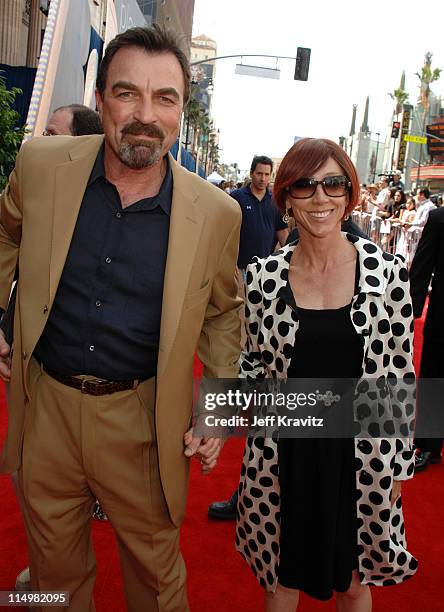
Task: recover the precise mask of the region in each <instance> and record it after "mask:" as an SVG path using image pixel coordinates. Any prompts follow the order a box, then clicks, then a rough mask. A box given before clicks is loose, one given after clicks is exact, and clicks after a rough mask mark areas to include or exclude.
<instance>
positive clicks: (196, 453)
mask: <svg viewBox="0 0 444 612" xmlns="http://www.w3.org/2000/svg"><path fill="white" fill-rule="evenodd" d="M183 441H184V445H185V451H184V453H185V455H186V456H187V457H195V458H196V459H199V460H200V463H201V465H202V473H203V474H209V473H210V472H211V470H212V469H213V468H214V467H215V466H216V463H217V458H218V457H219V454H220V451H221V450H222V446H223V444H224V440H223V439H222V438H200V437H193V430H192V429H189V430H188V431H187V432H185V434H184V437H183Z"/></svg>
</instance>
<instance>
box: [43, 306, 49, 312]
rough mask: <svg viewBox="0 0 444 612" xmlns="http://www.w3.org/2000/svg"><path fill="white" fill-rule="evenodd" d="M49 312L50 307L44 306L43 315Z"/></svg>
mask: <svg viewBox="0 0 444 612" xmlns="http://www.w3.org/2000/svg"><path fill="white" fill-rule="evenodd" d="M47 312H48V306H47V305H46V304H45V305H44V306H43V314H46V313H47Z"/></svg>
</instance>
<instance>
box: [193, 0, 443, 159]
mask: <svg viewBox="0 0 444 612" xmlns="http://www.w3.org/2000/svg"><path fill="white" fill-rule="evenodd" d="M443 11H444V9H443V4H442V0H422V1H421V2H418V1H415V2H412V0H397V1H396V2H395V1H394V0H384V1H382V0H371V1H369V2H363V1H362V0H355V1H354V2H352V1H350V0H336V1H334V2H330V1H329V0H323V1H320V0H303V1H301V0H223V1H222V0H195V7H194V25H193V35H194V36H196V35H198V34H206V35H207V36H209V37H210V38H212V39H214V40H215V41H216V43H217V54H218V55H229V54H234V53H264V54H271V55H273V54H277V55H286V56H291V57H295V56H296V49H297V47H298V46H300V47H309V48H311V62H310V72H309V80H308V81H307V82H302V81H294V80H293V75H294V61H292V60H279V63H278V67H279V68H280V69H281V78H280V80H272V79H264V78H258V77H251V76H241V75H237V74H235V73H234V70H235V65H236V63H237V62H240V60H239V59H234V60H233V59H225V60H219V61H217V62H216V79H215V90H214V98H213V116H214V118H215V122H216V127H217V128H219V129H220V135H221V136H220V146H221V148H222V151H221V159H222V161H224V162H225V163H228V164H231V163H234V162H237V163H238V164H239V167H240V168H241V169H244V170H246V169H247V168H249V166H250V162H251V159H252V157H253V155H255V154H259V155H269V156H271V157H283V155H284V154H285V153H286V152H287V151H288V149H289V148H290V147H291V145H292V144H293V141H294V137H295V136H313V137H318V138H321V137H324V138H331V139H333V140H335V141H338V138H339V136H341V135H344V136H348V134H349V131H350V124H351V116H352V107H353V104H357V105H358V109H357V120H356V126H357V128H359V126H360V125H361V123H362V116H363V113H364V107H365V100H366V97H367V96H370V112H369V128H370V130H371V131H372V132H373V133H376V132H380V134H381V139H383V138H384V137H385V135H386V133H387V131H388V128H389V125H390V126H391V121H392V112H393V107H394V104H393V102H392V100H391V98H390V97H389V95H388V94H389V92H393V91H394V90H395V89H396V88H397V87H399V82H400V79H401V73H402V71H403V70H405V72H406V90H407V91H408V92H409V94H410V98H409V102H410V103H413V104H414V103H416V100H417V97H418V93H419V88H418V85H419V79H418V77H416V76H415V73H416V72H419V71H420V69H421V66H422V64H423V60H424V54H425V53H426V52H427V51H430V52H432V53H433V60H432V67H436V68H443V69H444V36H443V33H442V29H441V26H440V25H439V24H440V23H441V21H442V15H443ZM243 61H244V63H245V64H255V65H264V66H269V67H275V66H276V62H275V60H271V63H270V61H269V60H267V59H261V58H245V59H244V60H243ZM432 89H433V91H434V92H435V93H436V94H437V95H442V96H443V97H444V70H443V74H442V77H441V79H440V80H439V81H437V82H436V83H434V84H433V85H432ZM374 137H375V139H376V136H374Z"/></svg>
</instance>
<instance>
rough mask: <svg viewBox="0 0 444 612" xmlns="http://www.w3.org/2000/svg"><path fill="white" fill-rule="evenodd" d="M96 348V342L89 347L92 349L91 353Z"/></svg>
mask: <svg viewBox="0 0 444 612" xmlns="http://www.w3.org/2000/svg"><path fill="white" fill-rule="evenodd" d="M94 349H95V346H94V344H91V346H90V347H89V350H90V351H91V353H92V352H93V350H94Z"/></svg>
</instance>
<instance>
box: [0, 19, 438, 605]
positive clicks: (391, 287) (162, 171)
mask: <svg viewBox="0 0 444 612" xmlns="http://www.w3.org/2000/svg"><path fill="white" fill-rule="evenodd" d="M189 87H190V69H189V64H188V60H187V58H186V56H185V54H184V53H183V51H182V50H181V48H180V45H179V44H178V41H177V39H176V37H175V36H174V35H173V34H172V33H171V32H168V31H166V30H164V29H162V28H160V27H159V26H153V27H151V28H132V29H130V30H128V31H127V32H125V33H122V34H119V35H118V36H117V37H116V38H115V39H114V40H113V41H111V42H110V43H109V44H108V46H107V48H106V51H105V54H104V58H103V59H102V61H101V64H100V67H99V74H98V79H97V93H96V100H97V107H98V113H99V117H100V120H101V126H100V129H99V128H98V127H97V126H96V130H95V132H97V133H95V134H93V135H88V136H82V137H80V136H79V135H78V134H79V133H78V131H77V132H75V130H74V118H75V116H76V115H75V113H76V112H77V111H79V110H81V109H78V108H74V107H72V106H68V107H63V108H60V109H58V110H57V113H58V115H57V116H56V117H52V119H51V120H50V121H49V122H48V126H47V130H46V132H47V133H48V134H51V135H58V137H57V138H34V139H32V140H31V141H29V142H28V143H26V144H25V145H24V146H23V147H22V149H21V151H20V152H19V155H18V157H17V162H16V167H15V169H14V171H13V172H12V174H11V177H10V181H9V184H8V186H7V188H6V189H5V190H4V192H3V193H2V194H1V199H0V307H1V308H2V309H3V310H4V311H6V317H4V319H3V330H2V332H1V333H0V376H1V377H2V378H3V380H4V381H5V382H6V383H7V384H8V407H9V423H8V434H7V440H6V444H5V448H4V451H3V455H2V462H1V467H2V470H3V471H6V472H10V473H13V474H14V479H15V482H16V486H17V497H18V499H19V503H20V508H21V510H22V513H23V517H24V521H25V525H26V533H27V538H28V543H29V559H30V567H29V573H30V588H31V589H32V590H33V591H68V592H69V593H70V605H69V609H70V610H72V611H73V612H84V611H85V610H93V609H94V604H93V586H94V576H95V559H94V554H93V549H92V544H91V534H90V522H91V516H92V511H93V509H94V506H95V504H97V500H99V502H100V506H101V510H100V512H104V513H106V516H107V517H108V519H109V521H110V522H111V524H112V526H113V528H114V530H115V532H116V535H117V540H118V545H119V551H120V559H121V565H122V576H123V582H124V590H125V598H126V602H127V606H128V609H129V610H134V611H138V610H150V612H151V611H153V612H156V611H158V612H160V611H162V612H173V611H175V612H179V611H180V612H186V611H187V610H188V609H189V606H188V600H187V593H186V571H185V566H184V562H183V559H182V556H181V552H180V546H179V530H180V525H181V523H182V520H183V517H184V514H185V509H186V495H187V485H188V474H189V462H190V460H191V459H192V458H196V459H198V460H199V462H200V464H201V469H202V473H203V474H208V473H210V472H211V471H212V470H213V469H214V467H215V466H216V464H217V460H218V457H219V454H220V452H221V450H222V447H223V439H224V436H225V435H227V433H228V432H227V430H225V429H223V430H221V429H220V428H217V429H215V430H214V432H213V433H212V435H201V434H200V433H199V428H198V427H197V426H198V425H199V423H200V421H201V420H202V418H203V417H204V416H205V415H202V413H197V414H195V415H194V418H195V420H194V422H193V421H192V416H193V415H192V404H193V391H194V388H193V365H194V358H195V353H196V352H197V354H198V356H199V358H200V360H201V362H202V364H203V375H204V378H207V379H223V380H225V381H226V380H227V379H228V380H231V379H232V380H233V384H234V385H236V384H237V383H238V382H239V379H240V380H241V381H247V382H248V383H249V384H251V385H255V384H259V383H263V382H264V381H270V380H271V381H274V382H276V383H280V382H285V381H291V380H294V379H312V378H317V379H331V378H333V379H346V378H351V379H358V381H359V386H358V387H357V388H358V389H359V393H360V395H359V406H360V407H361V408H360V412H359V414H358V421H365V419H366V418H367V417H368V414H367V408H368V407H369V406H371V405H372V402H373V401H374V398H373V396H372V394H371V393H370V392H369V389H372V392H373V390H374V385H373V383H374V382H375V381H376V394H378V392H380V393H381V398H382V397H383V393H384V394H387V393H388V394H389V396H390V402H389V403H390V410H392V413H391V417H390V418H391V420H390V419H389V421H385V422H384V427H385V428H386V429H383V430H382V431H383V435H382V436H381V430H379V429H378V432H379V435H373V436H364V435H362V436H354V435H348V436H345V435H344V436H342V437H336V438H335V437H333V438H324V437H314V438H313V437H307V438H304V437H294V436H280V435H279V431H278V430H276V428H274V427H273V428H272V431H264V430H263V429H262V430H260V431H259V434H256V435H249V436H247V439H246V448H245V454H244V459H243V464H242V466H239V472H240V476H239V481H238V482H233V489H235V492H234V493H233V495H232V497H231V498H230V499H229V500H228V501H224V502H215V503H213V504H211V506H210V508H209V514H210V517H211V518H213V519H234V518H236V520H237V528H236V543H235V546H236V548H237V550H238V551H239V552H240V553H241V555H242V556H243V557H244V558H245V561H246V562H247V564H248V565H249V566H250V567H251V569H252V571H253V573H254V575H255V576H256V577H257V579H258V582H259V584H260V585H261V586H262V587H263V589H264V591H265V603H264V607H265V610H266V611H267V612H294V611H295V610H296V609H297V606H298V600H299V592H300V591H304V592H305V593H307V594H308V595H310V596H311V597H313V598H316V599H318V600H328V599H330V598H331V597H333V596H336V599H337V608H338V610H341V611H345V612H370V610H371V606H372V603H371V591H370V587H371V586H375V587H376V586H380V587H385V586H388V585H394V584H397V583H401V582H403V581H404V580H406V579H408V578H410V577H411V576H413V575H414V574H415V572H416V570H417V567H418V561H417V560H416V559H415V557H414V555H413V554H412V552H411V551H410V550H409V549H408V548H407V544H406V536H405V527H404V521H403V510H402V496H401V490H402V487H403V486H404V485H403V483H404V482H405V481H407V480H409V479H411V478H412V477H413V475H414V471H415V465H416V468H417V469H425V468H426V467H427V466H428V465H429V464H430V463H436V462H438V461H440V459H441V449H442V439H438V438H436V437H435V438H433V440H430V439H429V438H428V437H427V435H426V433H427V429H424V436H423V438H421V439H419V438H418V439H416V440H415V441H414V439H413V430H412V420H413V418H414V407H413V406H412V404H410V403H409V401H408V400H407V399H406V397H407V396H406V395H405V394H404V393H399V394H398V393H394V392H393V391H392V392H391V394H390V392H389V384H388V382H389V381H390V386H392V387H393V384H394V381H402V382H403V383H405V384H408V385H413V384H414V381H415V372H414V368H413V317H414V316H421V314H422V308H423V305H424V302H425V300H426V297H427V293H428V287H429V283H430V280H431V276H432V274H433V273H434V281H433V289H432V294H431V298H430V304H431V306H430V309H429V313H428V319H427V320H428V323H427V324H426V331H425V337H426V335H427V343H426V345H427V346H426V350H425V351H424V353H423V361H422V364H421V375H423V376H435V377H438V378H439V377H440V376H443V374H444V371H443V370H442V363H443V362H444V360H443V359H442V357H443V355H444V350H443V346H444V342H443V340H442V330H441V331H440V334H437V335H435V334H434V327H435V325H437V323H436V320H438V324H440V323H439V321H440V319H441V317H440V314H439V313H441V312H442V308H443V305H444V297H443V294H444V291H443V287H444V283H443V281H442V278H441V276H442V274H443V273H444V240H443V238H442V235H443V234H442V227H443V222H444V219H443V216H442V213H443V212H444V211H443V210H442V209H441V210H434V209H435V208H436V207H435V205H434V204H433V203H432V202H431V201H430V199H429V198H430V194H429V192H428V190H427V189H426V188H421V189H419V191H418V194H417V196H415V198H407V197H406V195H405V193H404V190H403V185H402V182H401V181H400V178H399V176H397V177H396V178H395V179H394V182H395V184H394V185H392V186H390V185H389V183H388V180H387V177H382V178H381V181H380V184H379V185H378V186H376V185H369V186H367V187H366V186H360V185H359V181H358V177H357V173H356V169H355V168H354V166H353V164H352V162H351V160H350V158H349V157H348V156H347V154H346V153H345V151H344V150H343V149H342V148H341V147H340V146H339V145H337V144H336V143H334V142H332V141H330V140H327V139H316V138H303V139H301V140H299V141H298V142H296V143H295V144H294V145H293V146H292V147H291V149H290V150H289V151H288V152H287V154H286V155H285V157H284V159H283V161H282V163H281V165H280V167H279V169H278V172H277V174H276V178H275V182H274V185H273V193H271V191H270V189H269V185H270V180H271V176H272V170H273V162H272V160H271V158H270V157H268V156H266V155H261V156H255V157H254V158H253V160H252V164H251V169H250V177H249V180H248V182H247V184H241V185H234V183H232V184H231V183H228V184H225V185H220V186H219V187H220V189H218V188H216V187H214V186H212V185H210V184H209V183H208V182H206V181H203V180H201V179H200V178H199V177H197V176H196V175H194V174H191V173H189V172H187V171H186V170H185V169H183V168H182V167H180V166H179V165H178V164H177V163H176V162H175V161H174V159H173V158H172V157H171V155H170V154H169V153H168V152H169V150H170V148H171V146H172V144H173V143H174V142H175V140H176V137H177V134H178V131H179V129H180V121H181V115H182V111H183V107H184V105H185V104H186V102H187V98H188V95H189ZM63 120H64V121H65V127H66V131H62V129H61V124H62V123H63ZM102 129H103V135H102V134H100V132H101V131H102ZM62 134H70V136H62ZM73 135H75V136H76V137H75V138H73V137H72V136H73ZM429 215H430V219H429V218H428V217H429ZM366 219H369V222H368V224H367V225H365V223H367V221H365V220H366ZM395 225H399V226H400V227H401V228H402V231H403V232H404V234H405V235H404V242H405V243H406V246H402V241H401V237H402V235H403V234H400V235H399V236H397V235H395V234H394V233H393V229H392V228H393V227H394V226H395ZM384 226H385V227H386V228H387V227H389V230H388V231H386V230H384V231H383V230H382V228H383V227H384ZM412 230H413V231H418V230H423V235H422V237H421V239H420V240H419V244H418V248H417V254H416V256H415V257H414V260H413V263H412V267H411V283H412V288H411V289H410V286H409V272H408V266H407V265H406V263H405V261H404V257H403V256H402V253H400V251H401V249H404V250H406V252H407V253H409V248H410V247H409V243H410V242H411V240H410V235H413V231H412ZM18 263H20V270H18ZM17 278H18V283H17V286H18V290H17V291H16V293H14V294H13V296H14V297H13V298H12V300H10V292H11V287H12V285H13V281H14V279H17ZM411 295H412V296H413V302H412V298H411ZM8 302H9V303H10V304H11V305H12V304H14V307H13V308H12V306H11V305H10V306H9V308H8ZM14 313H15V316H14ZM436 313H438V314H436ZM429 317H430V318H429ZM13 319H14V321H13V325H12V323H11V321H12V320H13ZM11 348H13V349H14V350H13V351H12V350H11ZM432 366H433V367H432ZM382 392H383V393H382ZM378 397H379V396H378ZM384 397H385V395H384ZM353 407H354V402H350V401H349V400H348V399H347V401H345V402H344V410H350V409H352V408H353ZM363 407H364V408H363ZM332 410H333V412H332V414H333V415H334V414H336V413H335V407H334V408H333V409H332ZM378 410H379V404H378ZM359 415H361V416H359ZM268 416H269V417H270V418H272V417H273V414H270V415H268ZM399 419H400V420H401V421H402V426H401V428H400V429H399V430H398V429H397V428H396V426H395V425H394V424H393V422H396V421H397V420H399ZM190 423H191V425H190ZM387 423H388V424H387ZM376 426H377V427H379V426H380V424H379V423H378V422H373V421H371V423H370V425H369V429H371V430H372V431H373V432H374V431H375V427H376ZM391 426H393V430H392V429H390V427H391ZM414 442H416V446H417V448H418V452H416V451H415V445H414ZM96 511H97V508H96ZM233 547H234V543H233ZM66 551H69V555H68V554H66ZM220 562H221V563H222V560H221V561H220ZM17 569H20V568H17ZM220 569H221V568H220ZM42 609H45V608H42Z"/></svg>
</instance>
